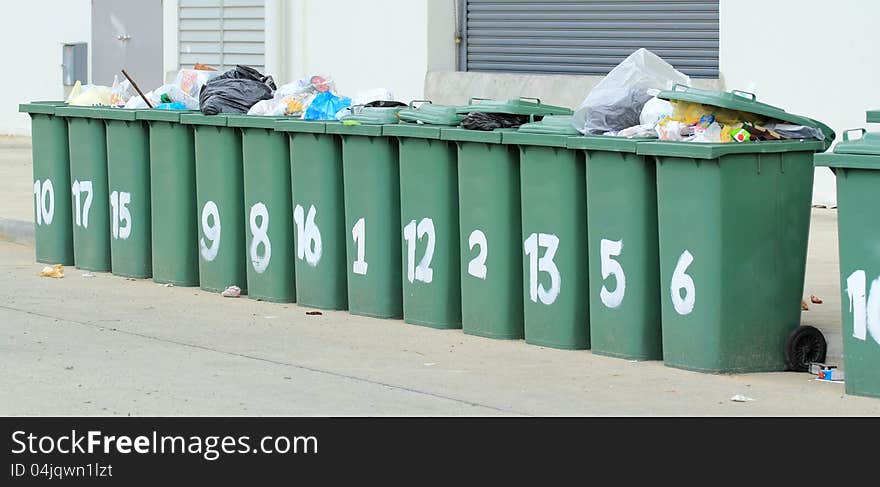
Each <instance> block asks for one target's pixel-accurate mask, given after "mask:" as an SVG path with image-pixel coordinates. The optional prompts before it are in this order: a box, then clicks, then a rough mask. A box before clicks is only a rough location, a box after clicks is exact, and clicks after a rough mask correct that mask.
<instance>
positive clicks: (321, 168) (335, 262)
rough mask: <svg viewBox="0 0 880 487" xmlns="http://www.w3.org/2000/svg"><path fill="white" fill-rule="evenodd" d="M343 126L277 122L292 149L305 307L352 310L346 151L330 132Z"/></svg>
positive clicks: (299, 287) (299, 291) (299, 293)
mask: <svg viewBox="0 0 880 487" xmlns="http://www.w3.org/2000/svg"><path fill="white" fill-rule="evenodd" d="M337 123H338V122H319V121H306V120H283V121H278V122H277V123H276V125H275V130H278V131H281V132H285V133H286V134H287V136H288V138H289V147H290V158H289V163H290V178H291V189H292V198H293V199H292V204H293V221H294V225H295V228H296V231H295V234H294V239H293V244H294V246H295V248H296V264H295V266H294V267H295V274H296V300H297V302H298V303H299V304H300V305H302V306H308V307H312V308H320V309H339V310H341V309H347V308H348V291H347V285H346V265H345V241H346V238H345V236H346V231H345V211H344V199H343V183H342V147H341V144H340V141H339V137H338V136H336V135H333V134H331V133H328V132H327V127H328V126H330V125H333V124H337Z"/></svg>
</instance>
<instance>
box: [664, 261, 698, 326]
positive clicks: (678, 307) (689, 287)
mask: <svg viewBox="0 0 880 487" xmlns="http://www.w3.org/2000/svg"><path fill="white" fill-rule="evenodd" d="M693 261H694V256H693V255H692V254H691V253H690V252H689V251H687V250H685V251H684V252H682V253H681V256H680V257H679V258H678V264H676V266H675V271H673V272H672V284H671V285H670V292H671V293H672V305H673V306H674V307H675V311H676V312H677V313H678V314H680V315H682V316H684V315H689V314H691V312H693V311H694V304H695V303H696V301H697V290H696V288H694V280H693V278H691V276H689V275H687V274H685V272H686V271H687V269H688V267H690V265H691V263H693ZM682 290H683V291H684V296H682V294H681V293H682Z"/></svg>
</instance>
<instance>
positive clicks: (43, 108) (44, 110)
mask: <svg viewBox="0 0 880 487" xmlns="http://www.w3.org/2000/svg"><path fill="white" fill-rule="evenodd" d="M63 106H67V103H65V102H63V101H32V102H30V103H22V104H20V105H18V111H19V112H21V113H41V114H44V115H52V114H54V113H55V108H56V107H63Z"/></svg>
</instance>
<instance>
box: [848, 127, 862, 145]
mask: <svg viewBox="0 0 880 487" xmlns="http://www.w3.org/2000/svg"><path fill="white" fill-rule="evenodd" d="M856 131H858V132H861V137H859V138H860V139H861V138H862V137H864V136H865V133H866V132H867V130H865V129H863V128H862V129H847V130H844V131H843V141H844V142H846V141H848V140H849V133H850V132H856Z"/></svg>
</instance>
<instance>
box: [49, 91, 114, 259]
mask: <svg viewBox="0 0 880 487" xmlns="http://www.w3.org/2000/svg"><path fill="white" fill-rule="evenodd" d="M55 115H57V116H60V117H63V118H64V119H66V120H67V137H68V144H69V154H70V182H71V184H70V191H71V210H72V212H73V223H74V225H73V260H74V265H76V267H77V268H79V269H84V270H89V271H95V272H109V271H110V264H111V261H110V204H109V201H110V192H109V191H108V189H107V130H106V126H105V124H104V120H103V119H102V117H101V115H100V109H95V108H88V107H77V106H63V107H57V108H56V109H55Z"/></svg>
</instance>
